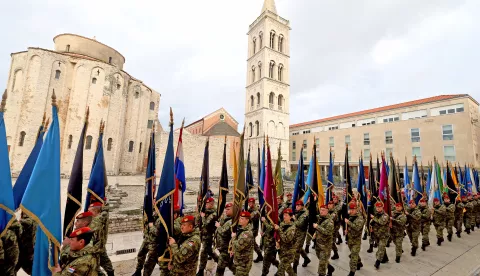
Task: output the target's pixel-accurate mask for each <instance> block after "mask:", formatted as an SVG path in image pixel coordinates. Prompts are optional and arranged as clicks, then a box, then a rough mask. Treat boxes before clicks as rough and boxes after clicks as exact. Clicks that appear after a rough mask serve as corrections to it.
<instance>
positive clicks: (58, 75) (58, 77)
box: [55, 70, 62, 80]
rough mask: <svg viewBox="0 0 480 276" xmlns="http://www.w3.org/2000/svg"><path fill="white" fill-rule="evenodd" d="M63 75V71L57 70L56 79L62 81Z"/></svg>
mask: <svg viewBox="0 0 480 276" xmlns="http://www.w3.org/2000/svg"><path fill="white" fill-rule="evenodd" d="M61 74H62V71H60V70H55V79H56V80H58V79H60V75H61Z"/></svg>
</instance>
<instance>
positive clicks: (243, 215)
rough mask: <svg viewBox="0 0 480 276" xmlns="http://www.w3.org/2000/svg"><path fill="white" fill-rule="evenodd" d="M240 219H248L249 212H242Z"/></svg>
mask: <svg viewBox="0 0 480 276" xmlns="http://www.w3.org/2000/svg"><path fill="white" fill-rule="evenodd" d="M240 217H242V218H250V212H247V211H243V212H241V213H240Z"/></svg>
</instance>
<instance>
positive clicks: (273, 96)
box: [268, 92, 275, 109]
mask: <svg viewBox="0 0 480 276" xmlns="http://www.w3.org/2000/svg"><path fill="white" fill-rule="evenodd" d="M274 98H275V94H274V93H273V92H270V95H268V103H269V105H270V109H273V99H274Z"/></svg>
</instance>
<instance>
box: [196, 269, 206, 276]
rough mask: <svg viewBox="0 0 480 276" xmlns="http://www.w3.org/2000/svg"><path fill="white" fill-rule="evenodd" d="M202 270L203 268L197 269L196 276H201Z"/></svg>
mask: <svg viewBox="0 0 480 276" xmlns="http://www.w3.org/2000/svg"><path fill="white" fill-rule="evenodd" d="M204 270H205V269H204V268H202V269H199V270H198V272H197V276H203V271H204Z"/></svg>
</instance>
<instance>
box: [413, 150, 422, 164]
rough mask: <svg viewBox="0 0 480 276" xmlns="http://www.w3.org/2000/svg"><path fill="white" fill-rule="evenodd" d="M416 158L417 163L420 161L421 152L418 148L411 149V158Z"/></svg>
mask: <svg viewBox="0 0 480 276" xmlns="http://www.w3.org/2000/svg"><path fill="white" fill-rule="evenodd" d="M415 156H416V157H417V161H422V152H421V151H420V147H412V157H415Z"/></svg>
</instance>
